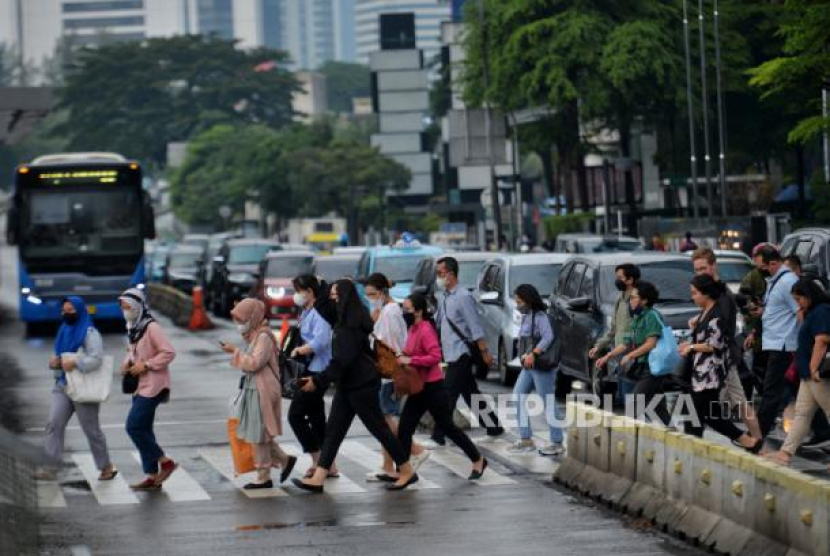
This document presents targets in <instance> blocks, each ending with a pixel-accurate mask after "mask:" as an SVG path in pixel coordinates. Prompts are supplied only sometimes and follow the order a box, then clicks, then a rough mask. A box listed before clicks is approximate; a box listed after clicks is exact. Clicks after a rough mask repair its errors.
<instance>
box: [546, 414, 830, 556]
mask: <svg viewBox="0 0 830 556" xmlns="http://www.w3.org/2000/svg"><path fill="white" fill-rule="evenodd" d="M568 414H569V416H572V417H573V419H571V420H570V422H571V423H584V422H585V421H586V420H587V421H590V422H589V423H588V426H585V427H578V426H576V425H575V426H572V427H571V428H570V429H569V430H568V433H567V442H568V457H567V458H566V459H565V460H564V461H563V462H562V465H561V466H560V467H559V469H558V470H557V472H556V474H555V475H554V480H556V481H557V482H560V483H562V484H565V485H567V486H569V487H571V488H574V489H576V490H578V491H580V492H583V493H587V494H589V495H591V496H593V497H596V498H599V499H600V500H603V501H605V502H607V503H609V504H610V505H612V506H614V507H616V508H619V509H621V510H623V511H625V512H627V513H629V514H631V515H635V516H642V517H644V518H647V519H649V520H651V521H652V522H653V523H655V524H656V525H657V526H659V527H661V528H662V529H664V530H666V531H668V532H670V533H673V534H676V535H678V536H681V537H684V538H686V539H688V540H692V541H694V542H697V543H699V544H701V545H703V546H705V547H707V548H711V549H713V550H714V551H716V552H718V553H723V554H730V555H735V556H750V555H751V556H758V555H769V556H776V555H780V556H798V555H805V556H827V555H828V554H830V481H826V480H823V479H817V478H814V477H810V476H808V475H806V474H804V473H800V472H797V471H793V470H790V469H786V468H784V467H781V466H778V465H775V464H773V463H771V462H768V461H766V460H764V459H763V458H760V457H758V456H754V455H752V454H749V453H747V452H745V451H743V450H741V449H739V448H736V447H732V446H728V445H723V444H718V443H715V442H711V441H708V440H704V439H699V438H696V437H692V436H689V435H685V434H682V433H678V432H674V431H671V430H667V429H665V428H663V427H661V426H658V425H653V424H648V423H643V422H640V421H634V420H632V419H628V418H625V417H619V416H614V415H612V414H610V413H608V412H605V411H602V410H598V409H596V408H593V407H590V406H587V405H584V404H581V403H577V402H569V403H568Z"/></svg>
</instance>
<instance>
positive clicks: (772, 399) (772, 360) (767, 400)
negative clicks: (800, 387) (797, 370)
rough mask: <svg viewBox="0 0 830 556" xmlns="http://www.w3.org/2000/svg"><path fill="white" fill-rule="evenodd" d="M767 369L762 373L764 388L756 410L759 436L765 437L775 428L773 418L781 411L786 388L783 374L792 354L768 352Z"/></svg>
mask: <svg viewBox="0 0 830 556" xmlns="http://www.w3.org/2000/svg"><path fill="white" fill-rule="evenodd" d="M767 354H768V355H767V368H766V371H765V372H764V388H763V391H762V392H761V406H760V407H759V408H758V422H759V424H760V425H761V435H762V436H767V435H768V434H769V432H770V431H771V430H772V427H773V426H775V418H776V417H778V412H779V410H780V409H781V399H782V397H783V396H784V392H785V391H786V388H787V383H786V379H785V378H784V374H785V373H786V372H787V367H789V366H790V361H791V359H792V354H791V353H790V352H787V351H783V350H782V351H768V352H767Z"/></svg>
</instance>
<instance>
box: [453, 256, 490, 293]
mask: <svg viewBox="0 0 830 556" xmlns="http://www.w3.org/2000/svg"><path fill="white" fill-rule="evenodd" d="M482 266H484V261H458V283H459V284H461V285H462V286H464V287H465V288H467V289H468V290H472V289H474V288H475V287H476V284H477V283H478V273H479V271H480V270H481V267H482Z"/></svg>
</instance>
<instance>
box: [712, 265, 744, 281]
mask: <svg viewBox="0 0 830 556" xmlns="http://www.w3.org/2000/svg"><path fill="white" fill-rule="evenodd" d="M751 270H752V263H750V262H747V261H718V277H719V278H720V279H721V280H723V281H724V282H740V281H741V280H743V279H744V276H746V275H747V274H748V273H749V272H750V271H751Z"/></svg>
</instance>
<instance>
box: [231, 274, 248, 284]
mask: <svg viewBox="0 0 830 556" xmlns="http://www.w3.org/2000/svg"><path fill="white" fill-rule="evenodd" d="M253 281H254V277H253V276H251V275H250V274H248V273H247V272H233V273H231V274H230V275H229V276H228V282H237V283H240V284H250V283H251V282H253Z"/></svg>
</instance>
